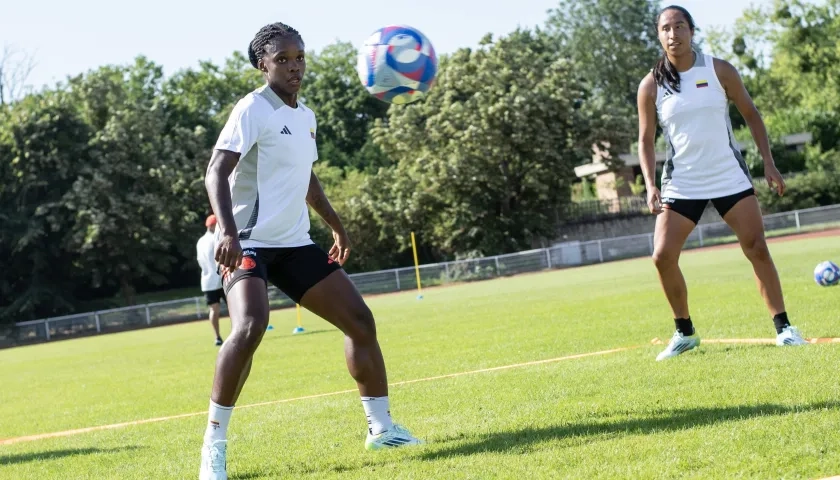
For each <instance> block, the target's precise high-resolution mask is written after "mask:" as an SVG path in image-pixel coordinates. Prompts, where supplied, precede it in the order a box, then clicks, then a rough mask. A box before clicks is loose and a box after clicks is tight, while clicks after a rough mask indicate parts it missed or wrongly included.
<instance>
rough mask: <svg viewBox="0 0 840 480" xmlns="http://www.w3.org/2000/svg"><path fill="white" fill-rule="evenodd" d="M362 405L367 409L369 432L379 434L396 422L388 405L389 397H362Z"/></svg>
mask: <svg viewBox="0 0 840 480" xmlns="http://www.w3.org/2000/svg"><path fill="white" fill-rule="evenodd" d="M362 407H364V409H365V416H367V421H368V432H369V433H370V434H371V435H379V434H380V433H382V432H384V431H386V430H390V429H391V428H392V427H393V426H394V422H393V421H392V420H391V410H390V407H389V406H388V397H362Z"/></svg>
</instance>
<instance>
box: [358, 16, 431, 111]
mask: <svg viewBox="0 0 840 480" xmlns="http://www.w3.org/2000/svg"><path fill="white" fill-rule="evenodd" d="M437 69H438V59H437V55H435V49H434V47H432V43H431V42H430V41H429V39H428V38H426V36H425V35H423V34H422V33H420V31H419V30H417V29H415V28H412V27H409V26H405V25H391V26H387V27H384V28H380V29H379V30H377V31H375V32H373V34H372V35H371V36H370V37H368V39H367V40H366V41H365V44H364V45H363V46H362V48H361V50H360V51H359V57H358V63H357V65H356V72H357V73H358V74H359V80H361V82H362V85H363V86H364V87H365V89H367V91H368V92H370V94H371V95H373V96H374V97H376V98H378V99H380V100H382V101H383V102H388V103H395V104H397V105H402V104H406V103H411V102H415V101H417V100H420V99H421V98H423V96H424V95H425V94H426V92H428V91H429V89H430V88H432V84H433V83H434V81H435V77H436V76H437Z"/></svg>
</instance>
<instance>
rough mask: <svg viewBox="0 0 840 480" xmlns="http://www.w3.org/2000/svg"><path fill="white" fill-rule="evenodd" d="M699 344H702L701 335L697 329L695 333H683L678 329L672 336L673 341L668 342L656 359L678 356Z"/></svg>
mask: <svg viewBox="0 0 840 480" xmlns="http://www.w3.org/2000/svg"><path fill="white" fill-rule="evenodd" d="M698 346H700V336H699V335H697V331H696V330H695V332H694V335H683V334H682V333H680V332H679V331H676V332H674V336H673V337H671V341H670V342H668V347H666V348H665V350H663V351H662V353H660V354H659V355H657V357H656V361H657V362H659V361H662V360H665V359H666V358H671V357H676V356H677V355H679V354H681V353H685V352H687V351H689V350H691V349H692V348H696V347H698Z"/></svg>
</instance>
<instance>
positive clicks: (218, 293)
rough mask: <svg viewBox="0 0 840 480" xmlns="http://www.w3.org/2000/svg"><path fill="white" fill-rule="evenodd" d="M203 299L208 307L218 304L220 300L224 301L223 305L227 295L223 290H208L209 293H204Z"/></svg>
mask: <svg viewBox="0 0 840 480" xmlns="http://www.w3.org/2000/svg"><path fill="white" fill-rule="evenodd" d="M204 298H205V299H206V300H207V305H208V306H209V305H213V304H216V303H219V302H221V301H222V300H224V301H225V303H227V295H225V290H224V289H223V288H219V289H217V290H210V291H209V292H204Z"/></svg>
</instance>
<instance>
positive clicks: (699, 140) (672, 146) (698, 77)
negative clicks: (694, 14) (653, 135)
mask: <svg viewBox="0 0 840 480" xmlns="http://www.w3.org/2000/svg"><path fill="white" fill-rule="evenodd" d="M728 105H729V103H728V99H727V98H726V92H725V91H724V89H723V86H722V85H721V84H720V81H718V78H717V74H716V73H715V66H714V61H713V57H712V56H711V55H704V54H701V53H699V52H697V58H696V60H695V62H694V66H693V67H692V68H691V69H690V70H688V71H687V72H680V92H675V91H674V90H673V89H671V87H669V86H667V85H666V86H664V87H663V86H662V85H657V87H656V113H657V115H658V117H659V123H660V125H661V126H662V133H663V135H664V136H665V142H666V153H665V165H664V167H663V170H662V197H663V198H666V197H667V198H676V199H696V200H703V199H711V198H718V197H725V196H727V195H732V194H735V193H739V192H742V191H744V190H748V189H750V188H752V180H751V178H750V173H749V169H748V168H747V164H746V162H744V158H743V157H742V155H741V152H740V150H739V149H738V147H737V142H736V141H735V136H734V135H733V133H732V124H731V123H730V121H729V109H728Z"/></svg>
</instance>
